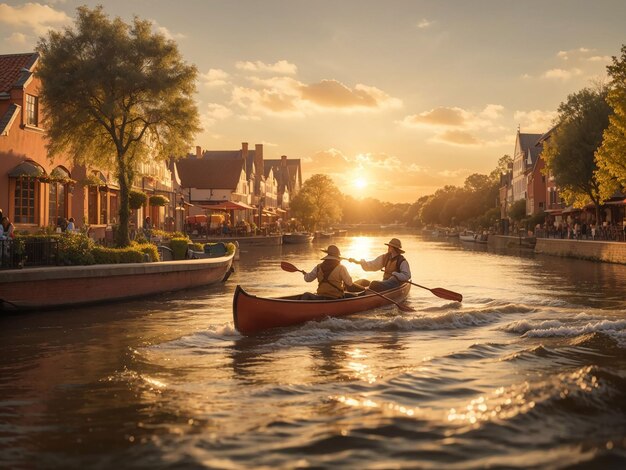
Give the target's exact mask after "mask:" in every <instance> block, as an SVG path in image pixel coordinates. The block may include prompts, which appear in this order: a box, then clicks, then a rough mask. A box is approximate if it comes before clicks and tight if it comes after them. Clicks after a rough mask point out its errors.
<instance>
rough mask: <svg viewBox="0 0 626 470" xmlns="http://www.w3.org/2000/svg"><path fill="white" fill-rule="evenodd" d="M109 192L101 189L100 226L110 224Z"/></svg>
mask: <svg viewBox="0 0 626 470" xmlns="http://www.w3.org/2000/svg"><path fill="white" fill-rule="evenodd" d="M107 196H108V192H107V190H106V189H100V221H99V223H100V224H108V223H109V217H108V212H107V206H108V204H107V199H108V197H107Z"/></svg>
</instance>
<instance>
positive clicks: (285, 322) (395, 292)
mask: <svg viewBox="0 0 626 470" xmlns="http://www.w3.org/2000/svg"><path fill="white" fill-rule="evenodd" d="M410 290H411V284H409V283H405V284H402V285H401V286H399V287H396V288H395V289H390V290H387V291H384V292H380V293H379V294H381V295H384V296H385V297H388V298H389V299H391V300H393V301H394V302H401V301H403V300H404V299H406V297H407V295H409V291H410ZM381 295H376V294H371V293H368V294H365V295H359V296H356V297H349V298H345V299H336V300H299V299H300V296H299V295H292V296H287V297H274V298H270V297H258V296H256V295H251V294H249V293H247V292H246V291H245V290H244V289H243V288H242V287H241V286H237V288H236V289H235V295H234V297H233V320H234V323H235V328H236V329H237V331H239V333H241V334H242V335H251V334H254V333H259V332H261V331H264V330H267V329H269V328H278V327H284V326H291V325H297V324H299V323H305V322H307V321H311V320H322V319H324V318H327V317H340V316H344V315H350V314H352V313H357V312H363V311H365V310H371V309H373V308H377V307H381V306H383V305H391V302H389V301H388V300H387V299H384V298H383V297H381Z"/></svg>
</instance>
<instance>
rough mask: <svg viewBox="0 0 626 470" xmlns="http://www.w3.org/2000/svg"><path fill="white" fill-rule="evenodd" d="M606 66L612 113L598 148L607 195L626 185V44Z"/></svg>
mask: <svg viewBox="0 0 626 470" xmlns="http://www.w3.org/2000/svg"><path fill="white" fill-rule="evenodd" d="M607 70H608V73H609V76H610V77H611V83H610V84H609V92H608V95H607V98H606V99H607V102H608V103H609V105H610V106H611V108H613V115H611V116H610V117H609V126H608V128H607V129H606V130H605V131H604V139H603V141H602V145H601V146H600V148H599V149H598V151H597V152H596V162H597V165H598V171H597V172H596V176H597V178H598V182H599V184H600V194H601V196H602V197H603V198H604V199H607V198H609V197H611V196H612V195H613V193H614V191H615V190H616V189H623V188H626V45H622V56H621V57H620V58H617V57H615V56H613V64H612V65H609V66H607Z"/></svg>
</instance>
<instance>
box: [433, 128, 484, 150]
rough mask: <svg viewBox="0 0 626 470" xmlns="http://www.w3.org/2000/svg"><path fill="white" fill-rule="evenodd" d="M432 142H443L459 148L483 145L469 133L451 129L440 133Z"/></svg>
mask: <svg viewBox="0 0 626 470" xmlns="http://www.w3.org/2000/svg"><path fill="white" fill-rule="evenodd" d="M433 140H434V141H436V142H443V143H446V144H452V145H460V146H468V145H470V146H474V145H481V144H483V142H482V141H481V140H480V139H478V138H477V137H476V136H474V135H472V134H470V133H469V132H466V131H462V130H458V129H452V130H447V131H445V132H442V133H441V134H438V135H437V136H435V138H434V139H433Z"/></svg>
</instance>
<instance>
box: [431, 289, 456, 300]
mask: <svg viewBox="0 0 626 470" xmlns="http://www.w3.org/2000/svg"><path fill="white" fill-rule="evenodd" d="M430 291H431V292H432V293H433V294H435V295H436V296H437V297H441V298H442V299H446V300H452V301H454V302H462V301H463V296H462V295H461V294H459V293H457V292H452V291H451V290H448V289H443V288H442V287H435V288H434V289H430Z"/></svg>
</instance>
